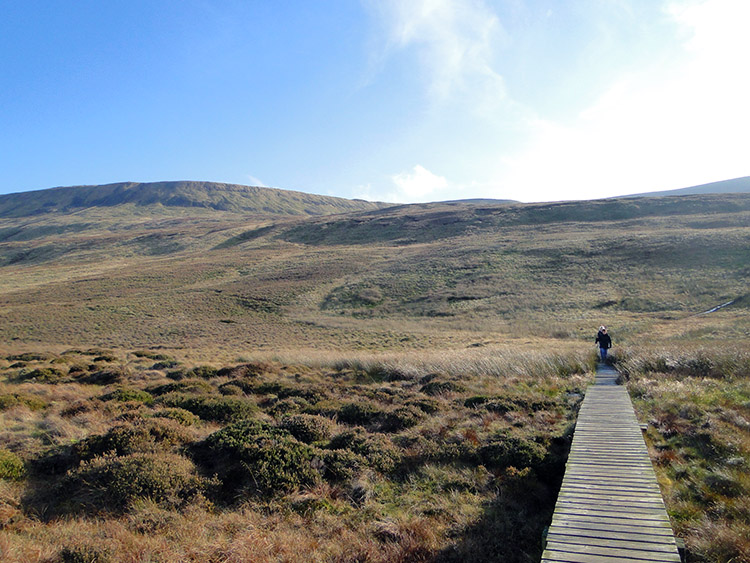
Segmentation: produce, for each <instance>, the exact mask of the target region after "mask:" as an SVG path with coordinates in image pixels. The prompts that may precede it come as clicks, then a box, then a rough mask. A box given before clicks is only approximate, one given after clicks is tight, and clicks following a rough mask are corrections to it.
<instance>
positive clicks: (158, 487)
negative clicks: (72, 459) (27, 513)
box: [60, 453, 207, 512]
mask: <svg viewBox="0 0 750 563" xmlns="http://www.w3.org/2000/svg"><path fill="white" fill-rule="evenodd" d="M206 485H207V482H206V481H205V480H203V479H201V478H200V477H198V476H197V475H196V474H195V466H194V465H193V463H192V462H191V461H190V460H188V459H186V458H185V457H182V456H180V455H176V454H170V453H133V454H129V455H125V456H116V455H112V454H108V455H104V456H100V457H95V458H93V459H91V460H90V461H87V462H85V463H83V464H81V466H80V467H78V468H77V469H75V470H73V471H70V472H68V474H67V475H66V476H65V478H64V479H63V481H62V482H61V484H60V490H61V491H65V493H66V494H65V495H61V498H63V499H70V500H66V501H64V505H62V506H61V508H62V509H63V511H69V510H73V511H78V510H84V511H86V512H90V511H94V512H96V511H100V510H106V511H122V510H125V509H127V508H128V506H129V505H130V504H131V503H133V502H134V501H136V500H139V499H150V500H152V501H153V502H156V503H157V504H159V505H161V506H165V507H170V508H177V507H179V506H181V505H182V504H184V503H185V502H186V501H190V500H194V499H196V498H199V497H201V496H202V494H203V492H204V491H205V489H206Z"/></svg>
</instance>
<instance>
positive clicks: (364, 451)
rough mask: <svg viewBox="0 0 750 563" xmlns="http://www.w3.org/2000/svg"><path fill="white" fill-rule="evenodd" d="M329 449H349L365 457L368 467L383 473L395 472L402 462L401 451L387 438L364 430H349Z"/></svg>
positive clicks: (335, 440)
mask: <svg viewBox="0 0 750 563" xmlns="http://www.w3.org/2000/svg"><path fill="white" fill-rule="evenodd" d="M328 449H331V450H339V449H347V450H350V451H352V452H354V453H355V454H359V455H361V456H363V457H364V458H365V459H366V460H367V465H369V466H370V467H372V468H373V469H377V470H378V471H380V472H382V473H389V472H391V471H393V470H394V469H395V468H396V466H397V465H398V464H399V463H400V462H401V459H402V456H401V452H400V451H399V449H398V448H397V447H396V446H395V445H394V444H393V442H391V440H390V439H388V438H387V437H386V436H381V435H378V434H370V433H368V432H367V431H365V430H364V429H363V428H354V429H352V430H347V431H346V432H343V433H341V434H339V435H338V436H335V437H334V438H333V439H332V440H331V442H330V444H329V445H328Z"/></svg>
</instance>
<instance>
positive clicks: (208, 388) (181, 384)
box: [147, 379, 215, 395]
mask: <svg viewBox="0 0 750 563" xmlns="http://www.w3.org/2000/svg"><path fill="white" fill-rule="evenodd" d="M147 390H148V392H149V393H151V394H152V395H165V394H167V393H174V392H178V391H179V392H182V393H197V394H207V393H214V392H215V389H214V386H213V385H211V384H210V383H209V382H208V381H204V380H203V379H184V380H182V381H176V382H175V383H166V384H164V385H157V386H156V387H149V388H148V389H147Z"/></svg>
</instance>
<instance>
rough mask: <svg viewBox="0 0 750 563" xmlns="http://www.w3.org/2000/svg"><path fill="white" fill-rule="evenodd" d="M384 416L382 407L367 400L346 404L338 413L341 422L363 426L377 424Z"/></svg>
mask: <svg viewBox="0 0 750 563" xmlns="http://www.w3.org/2000/svg"><path fill="white" fill-rule="evenodd" d="M383 414H384V411H383V409H382V408H381V407H380V405H378V404H377V403H374V402H372V401H365V400H362V401H357V402H353V403H346V404H344V405H343V406H342V407H341V408H340V409H339V411H338V413H337V415H338V419H339V421H341V422H345V423H347V424H356V425H362V426H366V425H371V424H376V423H377V422H379V420H380V417H381V416H382V415H383Z"/></svg>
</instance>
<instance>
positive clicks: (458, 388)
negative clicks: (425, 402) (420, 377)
mask: <svg viewBox="0 0 750 563" xmlns="http://www.w3.org/2000/svg"><path fill="white" fill-rule="evenodd" d="M420 390H421V391H422V393H424V394H425V395H444V394H446V393H462V392H463V391H466V388H465V387H464V386H463V385H461V384H459V383H456V382H455V381H430V382H428V383H425V384H424V385H422V388H421V389H420Z"/></svg>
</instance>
